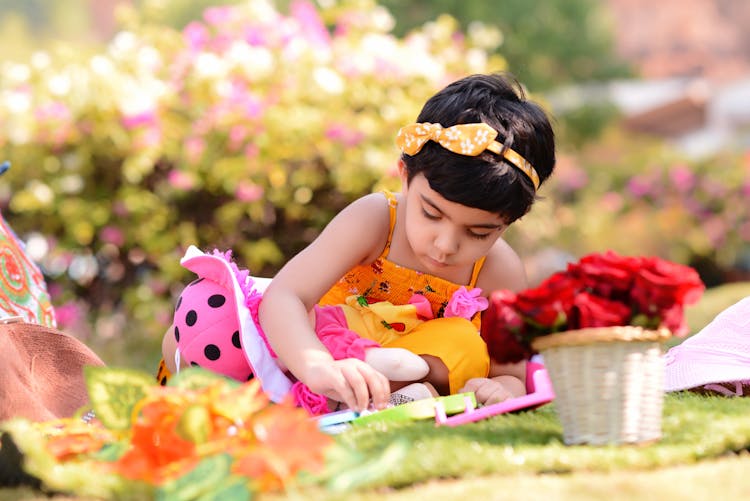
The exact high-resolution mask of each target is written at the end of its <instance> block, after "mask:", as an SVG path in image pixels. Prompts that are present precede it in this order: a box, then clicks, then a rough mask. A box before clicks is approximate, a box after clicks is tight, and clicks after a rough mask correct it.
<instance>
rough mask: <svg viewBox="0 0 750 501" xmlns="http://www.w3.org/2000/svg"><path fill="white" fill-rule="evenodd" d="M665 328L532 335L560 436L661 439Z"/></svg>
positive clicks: (569, 439) (603, 440)
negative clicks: (551, 390) (550, 388)
mask: <svg viewBox="0 0 750 501" xmlns="http://www.w3.org/2000/svg"><path fill="white" fill-rule="evenodd" d="M669 336H670V333H669V331H665V330H658V331H653V330H644V329H642V328H640V327H632V326H621V327H601V328H589V329H580V330H572V331H567V332H561V333H557V334H551V335H548V336H543V337H540V338H537V339H535V340H534V341H533V343H532V346H533V348H534V349H536V350H538V351H539V352H540V353H541V354H542V356H543V357H544V363H545V366H546V367H547V371H548V373H549V376H550V379H551V380H552V386H553V388H554V390H555V409H556V412H557V414H558V417H559V418H560V422H561V424H562V427H563V440H564V441H565V443H566V444H568V445H573V444H591V445H603V444H623V443H643V442H652V441H656V440H658V439H659V438H661V421H662V407H663V402H664V389H663V386H664V384H663V380H664V362H663V359H662V356H661V355H662V342H663V341H664V340H665V339H667V338H668V337H669Z"/></svg>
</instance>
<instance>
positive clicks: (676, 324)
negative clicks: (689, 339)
mask: <svg viewBox="0 0 750 501" xmlns="http://www.w3.org/2000/svg"><path fill="white" fill-rule="evenodd" d="M660 316H661V323H660V324H659V327H664V328H666V329H669V331H670V332H671V333H672V335H673V336H677V337H684V336H686V335H687V333H688V332H689V329H688V325H687V322H686V321H685V308H684V307H683V306H682V305H681V304H674V305H672V307H671V308H667V309H666V310H664V311H663V312H662V313H661V315H660Z"/></svg>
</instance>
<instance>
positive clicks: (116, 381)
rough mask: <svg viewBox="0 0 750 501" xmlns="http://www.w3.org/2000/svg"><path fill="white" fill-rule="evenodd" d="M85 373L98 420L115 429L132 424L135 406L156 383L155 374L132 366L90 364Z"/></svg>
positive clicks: (122, 428) (121, 428)
mask: <svg viewBox="0 0 750 501" xmlns="http://www.w3.org/2000/svg"><path fill="white" fill-rule="evenodd" d="M84 375H85V377H86V388H87V389H88V392H89V399H90V400H91V406H92V407H93V408H94V413H95V414H96V417H97V419H99V421H101V422H102V424H104V426H106V427H107V428H110V429H112V430H124V429H126V428H128V427H129V426H130V421H131V414H132V412H133V407H134V406H135V404H136V403H138V402H139V401H140V400H142V399H143V397H145V396H146V393H147V392H148V389H149V388H150V387H152V386H155V385H156V380H155V379H154V377H153V376H151V375H149V374H146V373H145V372H140V371H136V370H132V369H119V368H111V367H95V366H87V367H85V368H84Z"/></svg>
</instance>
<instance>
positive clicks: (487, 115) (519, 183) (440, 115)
mask: <svg viewBox="0 0 750 501" xmlns="http://www.w3.org/2000/svg"><path fill="white" fill-rule="evenodd" d="M417 122H418V123H425V122H428V123H439V124H440V125H442V126H443V127H450V126H453V125H457V124H465V123H478V122H484V123H486V124H487V125H490V126H491V127H492V128H494V129H495V130H496V131H497V132H498V136H497V138H496V140H497V141H499V142H501V143H503V144H504V145H505V146H507V147H509V148H512V149H514V150H515V151H517V152H518V153H519V154H520V155H521V156H523V157H524V158H525V159H526V160H528V161H529V162H530V163H531V165H533V166H534V169H535V170H536V172H537V174H538V175H539V181H540V184H541V183H542V182H544V180H545V179H547V178H548V177H549V176H550V174H552V170H553V169H554V166H555V137H554V132H553V130H552V125H551V124H550V121H549V118H548V117H547V114H546V113H545V112H544V110H543V109H542V108H541V107H540V106H539V105H538V104H536V103H534V102H532V101H529V100H527V99H526V95H525V93H524V91H523V89H522V88H521V85H520V84H519V83H518V81H517V80H516V79H515V78H513V77H512V76H510V75H508V74H500V73H495V74H489V75H471V76H468V77H465V78H462V79H461V80H457V81H456V82H453V83H452V84H450V85H448V86H447V87H445V88H444V89H443V90H441V91H440V92H438V93H437V94H435V95H434V96H432V97H431V98H430V99H429V100H428V101H427V102H426V103H425V105H424V107H423V108H422V111H421V112H420V114H419V117H417ZM402 159H403V161H404V163H405V164H406V170H407V180H408V181H409V182H411V180H412V179H413V178H414V176H416V175H417V174H419V173H422V174H424V176H425V178H426V179H427V181H428V182H429V184H430V188H432V189H433V190H435V191H436V192H438V193H439V194H440V195H441V196H442V197H443V198H445V199H446V200H450V201H451V202H456V203H460V204H461V205H466V206H468V207H474V208H477V209H482V210H486V211H488V212H493V213H496V214H499V215H500V216H501V217H502V218H503V219H504V220H505V221H506V223H507V224H510V223H512V222H513V221H515V220H516V219H518V218H520V217H521V216H523V215H524V214H526V213H527V212H528V211H529V209H530V208H531V205H532V204H533V203H534V200H535V199H536V191H535V189H534V185H533V183H532V182H531V180H530V179H529V178H528V176H526V174H524V173H523V172H521V171H520V170H519V169H517V168H515V167H513V165H512V164H511V163H509V162H508V161H506V160H505V159H504V158H503V157H501V156H500V155H497V154H495V153H493V152H491V151H485V152H483V153H482V154H481V155H479V156H476V157H471V156H465V155H460V154H457V153H453V152H451V151H449V150H447V149H445V148H443V147H442V146H440V145H439V144H438V143H435V142H433V141H428V142H427V143H426V144H425V145H424V147H423V148H422V150H421V151H420V152H419V153H417V154H416V155H413V156H410V155H406V154H404V155H402Z"/></svg>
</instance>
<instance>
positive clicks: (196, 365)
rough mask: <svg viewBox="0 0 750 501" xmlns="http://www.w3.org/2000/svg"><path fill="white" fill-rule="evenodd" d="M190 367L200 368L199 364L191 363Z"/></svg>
mask: <svg viewBox="0 0 750 501" xmlns="http://www.w3.org/2000/svg"><path fill="white" fill-rule="evenodd" d="M190 365H192V366H193V367H200V365H199V364H198V362H190Z"/></svg>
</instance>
